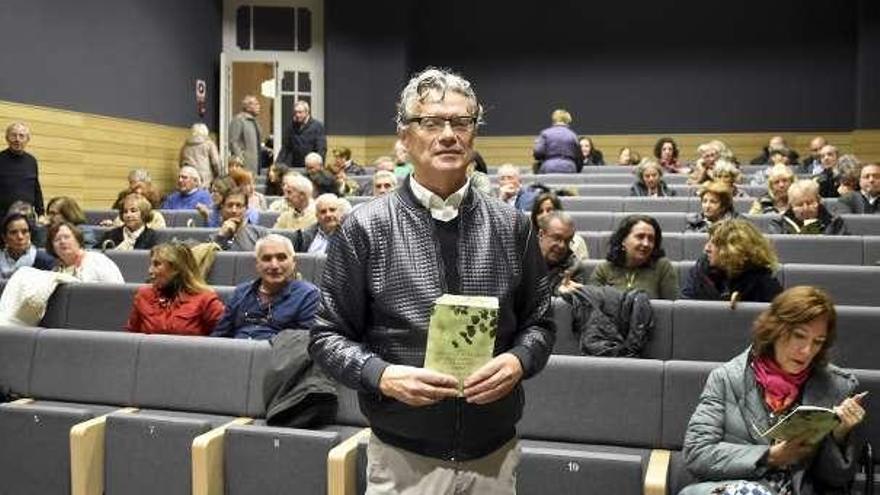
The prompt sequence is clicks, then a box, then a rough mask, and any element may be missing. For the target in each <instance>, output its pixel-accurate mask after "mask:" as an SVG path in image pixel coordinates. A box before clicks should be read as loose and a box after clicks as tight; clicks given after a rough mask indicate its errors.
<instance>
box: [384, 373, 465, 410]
mask: <svg viewBox="0 0 880 495" xmlns="http://www.w3.org/2000/svg"><path fill="white" fill-rule="evenodd" d="M379 390H380V391H381V392H382V394H383V395H385V396H387V397H391V398H394V399H397V400H399V401H400V402H403V403H404V404H407V405H410V406H414V407H420V406H430V405H431V404H436V403H437V402H440V401H441V400H443V399H450V398H453V397H458V380H457V379H456V378H455V377H454V376H451V375H446V374H444V373H438V372H436V371H431V370H429V369H425V368H416V367H414V366H403V365H399V364H392V365H390V366H388V367H387V368H385V371H383V372H382V377H381V378H380V379H379Z"/></svg>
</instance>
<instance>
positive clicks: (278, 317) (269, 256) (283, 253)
mask: <svg viewBox="0 0 880 495" xmlns="http://www.w3.org/2000/svg"><path fill="white" fill-rule="evenodd" d="M254 252H255V254H256V258H257V275H258V277H257V279H256V280H251V281H249V282H245V283H243V284H240V285H238V286H237V287H236V288H235V292H234V293H233V294H232V298H231V299H230V300H229V303H228V304H227V305H226V312H225V313H224V314H223V318H222V319H221V320H220V323H218V324H217V327H216V328H215V329H214V332H213V333H212V334H211V336H213V337H234V338H236V339H271V338H272V337H274V336H275V334H277V333H278V332H280V331H282V330H288V329H308V328H310V327H311V326H312V323H313V322H314V320H315V311H317V309H318V298H319V296H320V294H319V292H318V288H317V287H315V286H314V285H313V284H312V283H310V282H307V281H305V280H296V255H295V254H294V252H293V244H292V243H291V242H290V239H288V238H287V237H284V236H282V235H279V234H269V235H267V236H266V237H263V238H262V239H260V240H258V241H257V246H256V249H255V250H254Z"/></svg>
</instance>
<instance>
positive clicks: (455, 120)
mask: <svg viewBox="0 0 880 495" xmlns="http://www.w3.org/2000/svg"><path fill="white" fill-rule="evenodd" d="M406 123H407V124H413V123H415V124H418V125H419V127H420V128H421V129H422V130H423V131H425V132H429V133H439V132H442V131H443V129H445V128H446V124H447V123H448V124H449V127H451V128H452V132H454V133H456V134H467V133H469V132H473V131H474V128H475V127H476V126H477V118H476V117H473V116H470V115H459V116H455V117H439V116H437V115H422V116H421V117H411V118H408V119H406Z"/></svg>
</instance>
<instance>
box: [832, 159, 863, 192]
mask: <svg viewBox="0 0 880 495" xmlns="http://www.w3.org/2000/svg"><path fill="white" fill-rule="evenodd" d="M861 168H862V165H861V163H859V159H858V158H857V157H856V156H855V155H842V156H841V157H840V158H838V159H837V175H838V181H837V182H838V185H837V193H838V194H840V195H841V196H843V195H844V194H846V193H849V192H852V191H858V190H859V171H860V170H861ZM838 204H840V202H838Z"/></svg>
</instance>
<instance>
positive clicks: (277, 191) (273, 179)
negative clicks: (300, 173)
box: [265, 163, 290, 210]
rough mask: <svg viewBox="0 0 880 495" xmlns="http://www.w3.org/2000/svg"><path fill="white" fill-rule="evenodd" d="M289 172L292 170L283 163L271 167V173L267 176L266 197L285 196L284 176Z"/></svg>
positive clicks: (270, 206) (270, 208)
mask: <svg viewBox="0 0 880 495" xmlns="http://www.w3.org/2000/svg"><path fill="white" fill-rule="evenodd" d="M289 171H290V168H288V167H287V165H284V164H282V163H273V164H272V165H270V166H269V172H268V173H267V174H266V191H265V194H266V196H283V195H284V176H285V175H287V172H289ZM273 204H274V203H273ZM269 210H272V205H269Z"/></svg>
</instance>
